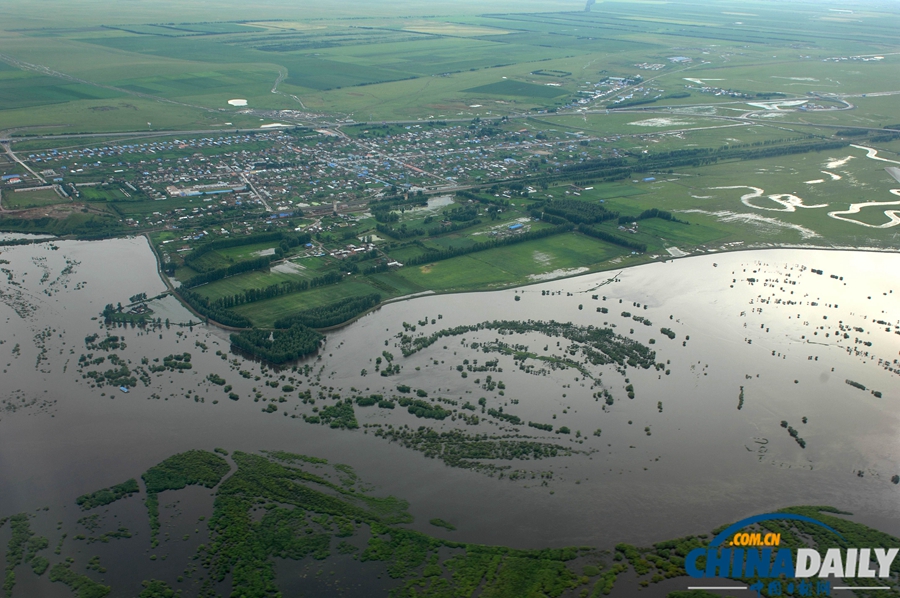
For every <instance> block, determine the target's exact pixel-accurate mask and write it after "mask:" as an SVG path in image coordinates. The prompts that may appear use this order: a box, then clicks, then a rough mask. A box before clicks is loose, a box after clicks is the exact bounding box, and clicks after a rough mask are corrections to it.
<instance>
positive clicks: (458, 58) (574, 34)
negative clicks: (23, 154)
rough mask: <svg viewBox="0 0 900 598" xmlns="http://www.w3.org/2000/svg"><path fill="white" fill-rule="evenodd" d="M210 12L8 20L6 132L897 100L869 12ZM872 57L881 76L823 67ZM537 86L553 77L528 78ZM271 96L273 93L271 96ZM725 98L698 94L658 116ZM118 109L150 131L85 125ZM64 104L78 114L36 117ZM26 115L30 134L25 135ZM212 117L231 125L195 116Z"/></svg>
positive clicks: (891, 24)
mask: <svg viewBox="0 0 900 598" xmlns="http://www.w3.org/2000/svg"><path fill="white" fill-rule="evenodd" d="M51 4H58V5H59V6H60V7H61V11H60V14H67V15H68V14H70V13H72V12H73V11H69V10H65V9H64V8H62V7H64V6H65V2H61V1H60V2H51ZM217 4H218V6H217V7H216V8H213V7H212V5H210V6H209V7H208V8H207V9H205V11H207V12H204V10H203V9H199V8H197V7H181V6H179V8H178V9H177V10H174V9H173V10H174V14H176V15H178V16H177V18H176V19H175V21H174V22H173V18H172V15H171V14H167V15H165V17H163V16H162V15H161V13H160V12H159V11H160V6H165V5H166V3H163V4H162V5H156V4H155V5H154V6H153V7H149V6H141V7H140V8H136V9H135V10H131V11H127V12H124V11H120V10H117V9H112V10H109V11H104V12H103V13H102V15H101V14H99V13H97V12H96V10H97V6H95V5H94V4H92V3H88V4H87V5H86V6H79V9H78V10H77V11H74V12H77V17H75V18H74V21H73V22H70V21H69V20H66V21H65V22H62V21H59V22H54V20H53V17H52V16H48V13H46V12H45V11H41V12H31V13H29V11H28V10H27V9H26V8H24V7H17V8H16V9H15V11H13V12H14V14H16V16H15V18H12V17H11V18H10V19H9V21H8V22H10V23H16V25H15V27H7V28H5V30H4V31H0V51H2V53H4V54H6V55H8V56H10V57H12V58H13V59H14V60H16V61H22V62H15V63H12V64H6V63H5V66H4V67H3V69H2V70H0V127H4V126H10V125H8V124H7V123H10V124H11V123H20V126H33V125H37V124H52V125H56V126H58V127H62V128H65V127H68V128H69V130H81V129H87V130H115V129H116V128H119V129H124V128H127V124H126V123H131V125H132V127H134V126H135V125H136V124H137V123H138V122H144V123H146V122H148V121H149V122H154V120H155V121H156V122H157V123H159V125H160V126H165V127H173V128H174V127H190V126H197V125H199V124H200V123H205V124H207V125H214V124H216V123H214V122H209V121H210V120H218V119H216V118H215V117H216V116H225V117H226V120H222V121H221V122H226V121H231V122H233V121H234V118H235V117H234V116H233V115H234V112H235V111H229V110H228V108H227V104H226V102H227V100H228V99H230V98H245V99H248V101H249V103H250V106H251V107H255V108H260V109H273V108H299V109H302V108H303V107H306V108H309V109H312V110H325V111H328V112H331V113H336V114H341V115H352V116H353V117H354V118H356V119H357V120H362V119H380V120H387V119H393V118H401V117H406V118H410V117H411V118H427V117H428V116H435V117H440V116H439V115H440V114H443V115H444V117H450V116H451V115H452V116H456V115H460V114H462V115H464V114H465V113H466V112H471V110H468V108H469V106H470V105H471V104H472V103H473V102H475V103H482V104H484V103H485V102H489V103H490V104H491V105H490V106H489V107H486V108H485V110H483V111H482V113H484V112H487V111H499V112H501V113H504V112H510V111H516V110H528V109H530V108H535V107H547V106H550V107H553V106H557V105H559V106H561V105H563V104H565V103H566V102H567V101H568V100H569V99H571V98H573V97H575V96H573V94H574V93H575V92H576V91H577V90H579V89H585V88H586V87H585V82H596V81H599V80H600V79H602V78H603V77H604V76H607V75H610V76H616V75H618V76H633V75H635V74H642V75H644V76H645V78H648V79H650V80H653V82H654V85H659V86H661V88H663V89H664V90H665V91H666V92H669V93H671V92H672V91H679V90H680V91H683V90H684V88H685V85H687V84H688V83H689V82H687V81H685V77H690V78H699V79H701V80H708V82H709V83H710V84H712V85H713V86H715V87H722V88H726V89H731V90H738V91H741V92H746V93H748V94H751V95H752V94H755V93H760V92H780V93H786V94H790V95H805V94H806V93H807V92H809V91H815V92H820V93H854V92H861V93H876V92H881V91H893V90H895V89H897V88H896V83H897V75H896V73H897V68H896V60H897V59H896V58H895V57H894V56H893V55H892V53H890V52H888V51H887V49H886V48H890V47H893V46H892V45H893V44H894V43H895V36H894V35H893V32H894V31H896V27H897V25H898V24H900V18H898V15H896V14H894V13H892V12H889V11H886V10H885V9H880V10H879V9H875V8H874V7H873V8H872V9H870V10H868V11H859V12H858V13H856V14H855V16H854V18H856V19H858V20H859V21H861V22H862V25H860V24H859V23H851V22H848V21H846V20H842V19H839V18H835V16H834V13H831V12H829V10H828V9H827V8H825V7H821V6H813V5H808V6H807V5H804V6H802V7H800V6H796V7H795V6H792V5H786V4H783V3H775V2H755V3H754V7H753V10H752V11H750V12H748V13H747V14H748V15H750V16H747V17H742V19H743V20H741V21H736V20H735V19H736V17H733V16H728V15H727V14H726V13H727V12H728V11H721V12H719V11H713V12H711V13H710V12H709V11H698V10H697V7H696V6H695V5H692V4H687V3H675V4H673V5H671V6H669V7H668V8H667V11H668V13H667V14H660V11H659V10H658V9H656V8H655V7H654V6H653V5H652V4H648V3H643V2H618V3H612V4H610V5H608V6H604V7H603V10H602V11H601V10H595V11H593V12H583V11H574V12H552V11H554V10H560V9H563V10H571V8H572V7H571V5H570V4H569V3H563V2H549V3H546V4H541V5H540V9H541V10H542V11H544V12H543V13H541V14H537V13H528V12H527V11H525V12H523V11H524V10H525V6H526V5H528V4H529V3H525V4H521V3H517V4H515V5H513V4H511V3H504V2H496V3H494V4H488V5H481V4H475V3H472V2H460V3H453V4H447V3H444V4H440V3H439V4H438V5H442V6H444V7H445V9H444V10H445V12H433V13H429V14H431V15H432V16H430V17H427V18H422V17H421V16H418V15H419V14H421V13H419V12H418V11H419V10H420V9H422V7H420V6H416V5H410V6H408V7H406V8H405V9H404V12H406V11H408V12H406V14H404V15H403V16H405V17H416V18H396V16H392V15H397V16H399V14H398V13H397V12H395V11H398V10H400V9H399V5H393V4H391V3H388V4H382V3H379V4H378V6H377V7H374V6H373V7H366V8H362V7H354V9H352V13H353V14H352V16H353V17H355V19H354V20H350V19H345V18H344V17H345V16H347V12H348V11H350V9H347V8H345V7H342V6H333V7H328V8H325V7H322V8H320V9H319V10H315V9H313V10H312V11H307V10H306V9H304V10H303V11H299V10H298V9H297V7H293V6H289V5H287V4H284V5H271V6H267V7H266V8H265V9H262V10H260V11H258V12H256V14H254V17H255V18H251V19H244V20H245V21H247V20H248V21H250V22H239V18H238V17H239V16H244V17H245V16H246V15H247V13H249V12H254V11H249V10H248V9H247V8H246V7H242V6H240V5H238V4H236V3H230V2H221V3H217ZM438 5H433V6H438ZM429 6H432V5H431V4H429ZM535 6H537V5H535ZM723 6H725V5H723ZM429 10H431V9H429ZM510 10H514V11H516V12H509V11H510ZM209 11H212V12H209ZM382 11H383V12H382ZM466 11H470V12H466ZM260 12H261V13H269V14H259V13H260ZM213 13H214V14H215V17H214V18H211V16H212V15H213ZM373 13H378V16H374V15H373ZM480 13H481V14H480ZM201 14H202V18H200V15H201ZM92 19H94V20H92ZM98 25H103V26H101V27H98ZM675 40H677V41H675ZM673 44H674V45H676V46H679V47H683V48H689V49H690V50H689V51H688V50H685V51H683V53H686V54H688V55H689V56H687V58H690V59H691V62H690V63H686V64H673V63H671V62H670V61H669V58H670V57H671V55H672V54H673V52H672V51H670V48H671V47H672V46H673ZM798 48H802V51H799V52H798V51H797V49H798ZM879 52H880V53H883V54H884V59H883V60H881V61H870V62H863V61H850V60H845V61H842V62H834V61H828V62H825V61H823V59H829V58H833V57H841V56H844V57H845V58H846V57H847V56H853V55H857V56H858V55H866V54H873V53H879ZM23 63H27V65H25V64H23ZM640 63H655V64H662V65H664V68H663V69H662V70H659V71H645V72H641V71H640V70H638V69H637V68H635V65H636V64H640ZM28 65H31V66H28ZM17 67H20V68H17ZM32 67H35V68H32ZM540 72H545V73H546V72H551V73H557V76H554V77H547V76H541V75H539V74H534V73H540ZM57 73H59V74H60V75H64V76H58V75H57ZM68 77H74V78H75V80H73V79H71V78H68ZM276 80H280V83H279V90H280V91H282V92H284V93H282V94H279V93H271V90H272V87H273V85H274V84H275V81H276ZM548 82H552V83H556V84H559V85H560V87H552V86H548V85H547V83H548ZM713 82H714V83H713ZM291 95H293V96H296V99H295V98H292V97H291ZM152 98H160V99H166V100H173V101H176V102H177V104H169V105H167V106H165V108H166V110H160V111H153V110H151V109H150V107H149V106H146V105H140V104H138V103H136V102H137V101H138V100H143V101H145V102H146V101H147V100H148V99H149V101H150V102H152V101H153V100H152ZM497 99H500V100H501V101H502V100H503V99H505V100H507V103H506V104H498V103H496V100H497ZM728 99H729V98H722V97H718V96H715V95H710V94H702V93H697V92H692V94H691V97H689V98H684V99H681V100H677V101H675V100H662V101H660V102H659V105H660V106H664V105H667V104H675V105H678V104H688V103H697V102H698V101H699V102H709V103H715V104H718V103H722V102H723V101H724V100H728ZM301 103H302V106H301ZM123 104H132V105H134V106H135V108H136V109H137V110H140V111H142V112H143V114H141V115H140V116H138V115H137V114H131V115H130V116H133V117H134V118H132V119H129V118H126V116H129V115H128V114H127V113H125V112H123V113H121V114H104V116H108V117H112V118H109V119H92V118H90V113H89V112H87V113H86V112H85V110H87V111H90V110H91V109H98V108H101V107H103V106H110V107H113V108H116V107H120V106H121V105H123ZM70 105H71V106H72V108H73V109H74V110H67V111H60V110H52V109H47V108H48V107H54V106H70ZM41 107H44V108H45V109H44V110H37V109H39V108H41ZM22 108H27V109H29V110H27V111H26V112H27V113H28V114H27V116H31V117H32V118H25V119H24V120H22V119H21V118H20V117H21V116H23V115H22V114H20V113H17V111H18V110H19V109H22ZM223 108H224V109H226V112H225V114H220V115H217V114H215V113H213V114H207V113H206V111H207V110H209V109H214V110H216V111H218V110H219V109H223ZM110 112H112V111H110ZM152 112H156V113H155V114H152ZM170 112H171V113H170ZM435 112H437V113H438V114H435ZM64 115H65V118H64ZM818 116H822V115H818ZM221 122H220V123H219V124H221Z"/></svg>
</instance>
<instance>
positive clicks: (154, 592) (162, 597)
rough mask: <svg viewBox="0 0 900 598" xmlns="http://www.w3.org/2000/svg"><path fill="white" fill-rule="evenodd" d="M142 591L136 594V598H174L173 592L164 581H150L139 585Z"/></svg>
mask: <svg viewBox="0 0 900 598" xmlns="http://www.w3.org/2000/svg"><path fill="white" fill-rule="evenodd" d="M141 585H142V586H144V589H143V590H142V591H141V593H140V594H138V598H175V590H173V589H172V588H170V587H169V584H167V583H166V582H164V581H159V580H158V579H151V580H149V581H146V580H145V581H143V582H142V583H141Z"/></svg>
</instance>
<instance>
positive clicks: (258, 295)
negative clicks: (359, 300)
mask: <svg viewBox="0 0 900 598" xmlns="http://www.w3.org/2000/svg"><path fill="white" fill-rule="evenodd" d="M343 278H344V277H343V275H342V274H341V273H340V272H329V273H327V274H323V275H322V276H318V277H316V278H312V279H309V280H305V279H304V280H285V281H283V282H279V283H277V284H273V285H269V286H267V287H264V288H262V289H258V288H253V289H247V290H245V291H244V292H243V293H237V294H235V295H227V296H225V297H220V298H218V299H215V300H213V301H211V302H210V306H212V307H214V308H217V309H230V308H232V307H237V306H238V305H244V304H246V303H255V302H256V301H263V300H265V299H273V298H275V297H281V296H282V295H289V294H291V293H299V292H301V291H306V290H309V289H314V288H317V287H323V286H327V285H330V284H337V283H339V282H341V280H343Z"/></svg>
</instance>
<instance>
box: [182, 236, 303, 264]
mask: <svg viewBox="0 0 900 598" xmlns="http://www.w3.org/2000/svg"><path fill="white" fill-rule="evenodd" d="M282 236H283V235H282V233H281V232H269V233H257V234H254V235H247V236H243V237H225V238H223V239H216V240H214V241H209V242H208V243H203V244H202V245H198V246H197V247H196V248H194V250H193V251H191V252H190V253H188V254H187V255H185V256H184V265H185V266H188V267H189V268H190V269H191V270H194V271H196V272H207V271H209V270H212V269H213V268H212V267H210V266H206V265H204V264H202V263H200V261H199V260H200V258H201V257H203V256H204V255H206V254H207V253H210V252H212V251H218V250H219V249H228V248H230V247H243V246H245V245H256V244H257V243H269V242H272V241H280V240H281V239H282ZM305 236H306V237H307V239H306V241H305V242H306V243H309V235H305Z"/></svg>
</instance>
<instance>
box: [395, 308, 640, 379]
mask: <svg viewBox="0 0 900 598" xmlns="http://www.w3.org/2000/svg"><path fill="white" fill-rule="evenodd" d="M478 330H497V331H498V332H499V333H500V334H504V335H505V334H525V333H529V332H540V333H542V334H545V335H548V336H562V337H565V338H567V339H569V340H571V341H575V342H577V343H581V346H580V348H579V349H580V351H581V352H582V354H584V356H585V357H586V358H587V360H588V361H589V362H590V363H592V364H594V365H606V364H610V363H618V364H619V365H624V364H626V363H627V364H628V365H630V366H632V367H642V368H644V369H649V368H650V367H653V365H654V364H655V359H656V353H655V352H654V351H652V350H650V348H648V347H646V346H644V345H642V344H641V343H639V342H637V341H635V340H633V339H630V338H626V337H624V336H620V335H618V334H616V333H615V332H613V330H612V329H611V328H596V327H594V326H579V325H577V324H573V323H571V322H556V321H554V320H550V321H549V322H543V321H540V320H528V321H510V320H493V321H490V322H481V323H480V324H472V325H463V326H457V327H455V328H445V329H443V330H439V331H437V332H435V333H433V334H432V335H430V336H419V337H412V336H409V335H406V334H404V335H402V336H401V337H400V348H401V350H402V351H403V355H404V356H406V357H409V356H410V355H412V354H414V353H416V352H418V351H421V350H422V349H425V348H427V347H429V346H431V345H433V344H434V343H436V342H437V341H438V340H440V339H441V338H446V337H450V336H460V335H463V334H466V333H468V332H473V331H478ZM488 346H489V345H487V344H485V345H484V347H488ZM517 357H520V358H525V357H533V356H532V355H531V354H527V355H526V354H522V355H521V356H519V355H517Z"/></svg>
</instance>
